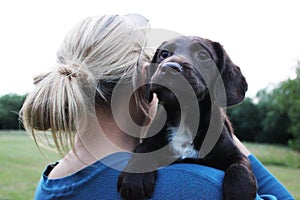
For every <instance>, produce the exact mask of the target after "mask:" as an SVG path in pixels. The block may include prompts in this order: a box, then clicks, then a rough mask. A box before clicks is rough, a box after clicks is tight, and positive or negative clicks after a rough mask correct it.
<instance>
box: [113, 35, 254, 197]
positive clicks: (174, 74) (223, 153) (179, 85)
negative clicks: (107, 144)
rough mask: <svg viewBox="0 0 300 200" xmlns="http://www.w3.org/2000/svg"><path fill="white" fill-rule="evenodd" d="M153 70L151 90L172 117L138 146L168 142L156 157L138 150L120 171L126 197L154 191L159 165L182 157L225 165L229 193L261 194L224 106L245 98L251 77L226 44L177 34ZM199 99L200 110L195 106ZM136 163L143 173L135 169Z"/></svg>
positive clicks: (156, 57)
mask: <svg viewBox="0 0 300 200" xmlns="http://www.w3.org/2000/svg"><path fill="white" fill-rule="evenodd" d="M149 73H150V77H151V92H154V93H156V94H157V97H158V99H159V104H161V105H163V106H164V109H165V111H166V115H167V116H166V117H167V118H166V123H165V125H164V127H163V128H162V129H161V130H160V131H159V133H157V134H155V135H153V136H151V137H148V138H146V139H144V140H143V142H142V143H141V144H140V145H139V146H138V147H137V148H136V149H135V151H134V152H135V153H147V152H154V151H157V150H159V149H162V148H164V147H165V146H168V148H167V150H166V151H165V152H164V154H159V155H157V156H156V157H153V158H151V159H149V158H145V159H143V158H142V157H141V156H137V154H134V155H133V157H132V159H131V160H130V161H129V164H128V166H127V167H126V169H125V171H124V172H122V173H121V175H120V176H119V180H118V191H119V192H120V193H121V195H122V197H123V198H124V199H143V198H145V197H151V195H152V192H153V188H154V184H155V180H156V171H155V170H156V169H157V168H158V167H161V166H164V165H165V164H166V163H168V160H172V159H174V157H176V158H178V159H177V161H176V162H181V163H182V162H188V163H195V164H203V165H207V166H211V167H215V168H217V169H221V170H224V171H225V177H224V182H223V199H230V200H233V199H244V200H248V199H249V200H250V199H255V195H256V190H257V186H256V180H255V177H254V175H253V172H252V170H251V165H250V162H249V160H248V159H247V157H246V156H244V155H243V154H242V153H241V152H240V151H239V149H238V148H237V147H236V146H235V144H234V142H233V140H232V134H233V130H232V128H231V124H230V122H229V120H228V118H227V116H226V114H225V112H224V107H226V106H231V105H235V104H238V103H240V102H241V101H242V100H243V99H244V97H245V92H246V91H247V82H246V80H245V78H244V76H243V75H242V73H241V71H240V68H239V67H238V66H236V65H235V64H234V63H233V62H232V61H231V59H230V58H229V56H228V55H227V53H226V52H225V50H224V49H223V47H222V46H221V45H220V44H219V43H217V42H212V41H210V40H207V39H203V38H200V37H179V38H175V39H173V40H170V41H167V42H164V43H163V44H162V45H161V46H160V47H159V48H158V50H157V51H156V53H155V55H154V58H153V60H152V65H151V69H150V72H149ZM182 77H183V78H182ZM185 80H186V81H187V82H188V85H189V86H185ZM194 97H195V98H194ZM193 99H196V104H197V105H196V108H197V109H198V110H195V107H193V106H192V104H195V101H193ZM191 113H192V114H191ZM158 115H159V114H158ZM183 116H184V117H183ZM182 124H183V125H182ZM195 124H196V125H197V126H196V128H195ZM153 126H155V123H154V125H153ZM149 132H151V129H150V130H149ZM149 135H151V134H149ZM207 138H208V139H207ZM207 141H208V142H207ZM170 162H171V161H170ZM170 162H169V163H170ZM138 167H143V169H144V171H143V170H138ZM135 169H136V172H141V173H131V172H134V170H135Z"/></svg>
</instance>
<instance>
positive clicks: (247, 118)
mask: <svg viewBox="0 0 300 200" xmlns="http://www.w3.org/2000/svg"><path fill="white" fill-rule="evenodd" d="M227 111H228V115H229V117H230V119H231V122H232V124H233V126H234V129H235V133H236V135H237V136H238V137H239V138H240V139H241V140H244V141H250V142H262V143H277V144H284V145H289V146H291V147H293V148H294V149H297V150H300V62H298V65H297V68H296V78H294V79H287V80H285V81H283V82H281V83H280V84H279V85H278V86H277V87H275V88H274V89H272V90H270V91H269V90H268V89H267V88H266V89H262V90H260V91H259V92H258V93H257V95H256V99H255V102H254V100H253V99H250V98H246V99H245V100H244V102H243V103H242V104H241V105H238V106H236V107H233V108H229V109H228V110H227Z"/></svg>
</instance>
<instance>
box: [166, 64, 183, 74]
mask: <svg viewBox="0 0 300 200" xmlns="http://www.w3.org/2000/svg"><path fill="white" fill-rule="evenodd" d="M170 69H171V71H172V72H173V73H177V72H181V70H182V66H181V65H180V64H179V63H177V62H166V63H164V64H163V65H162V66H161V72H163V73H166V72H167V70H170Z"/></svg>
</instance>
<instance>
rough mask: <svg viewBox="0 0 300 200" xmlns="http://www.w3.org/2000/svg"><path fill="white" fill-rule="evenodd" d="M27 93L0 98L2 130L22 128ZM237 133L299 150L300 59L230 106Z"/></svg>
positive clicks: (239, 135)
mask: <svg viewBox="0 0 300 200" xmlns="http://www.w3.org/2000/svg"><path fill="white" fill-rule="evenodd" d="M25 97H26V95H17V94H7V95H4V96H1V97H0V129H23V127H22V123H21V122H20V121H19V110H20V109H21V107H22V104H23V102H24V100H25ZM227 113H228V115H229V118H230V120H231V122H232V124H233V127H234V129H235V134H236V135H237V136H238V137H239V138H240V139H241V140H243V141H250V142H260V143H276V144H283V145H289V146H291V147H293V148H295V149H298V150H300V62H298V65H297V68H296V78H294V79H288V80H285V81H283V82H281V83H280V84H279V85H278V86H277V87H275V88H274V89H272V90H270V91H269V90H268V89H262V90H260V91H259V92H258V93H257V95H256V98H255V100H254V99H251V98H246V99H245V100H244V101H243V103H242V104H240V105H238V106H234V107H232V108H228V109H227Z"/></svg>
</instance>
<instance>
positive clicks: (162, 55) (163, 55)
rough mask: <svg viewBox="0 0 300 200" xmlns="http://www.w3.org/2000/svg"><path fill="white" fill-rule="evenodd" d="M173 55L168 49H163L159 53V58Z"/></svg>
mask: <svg viewBox="0 0 300 200" xmlns="http://www.w3.org/2000/svg"><path fill="white" fill-rule="evenodd" d="M170 55H171V53H170V52H169V51H166V50H162V51H161V53H160V55H159V58H161V59H166V58H167V57H169V56H170Z"/></svg>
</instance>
